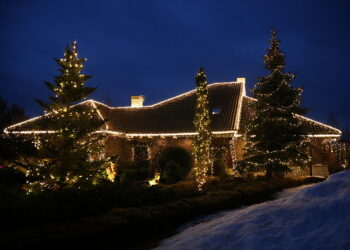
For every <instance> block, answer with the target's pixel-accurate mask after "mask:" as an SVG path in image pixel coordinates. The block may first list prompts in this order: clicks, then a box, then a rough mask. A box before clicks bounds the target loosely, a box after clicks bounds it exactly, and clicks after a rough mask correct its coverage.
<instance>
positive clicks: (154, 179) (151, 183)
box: [148, 173, 160, 186]
mask: <svg viewBox="0 0 350 250" xmlns="http://www.w3.org/2000/svg"><path fill="white" fill-rule="evenodd" d="M159 179H160V173H156V174H155V175H154V178H153V179H152V180H149V181H148V184H149V185H150V186H154V185H157V184H158V183H159Z"/></svg>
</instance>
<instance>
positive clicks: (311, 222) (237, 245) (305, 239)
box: [157, 171, 350, 250]
mask: <svg viewBox="0 0 350 250" xmlns="http://www.w3.org/2000/svg"><path fill="white" fill-rule="evenodd" d="M279 197H284V198H280V199H277V200H274V201H269V202H264V203H261V204H257V205H252V206H249V207H245V208H241V209H236V210H233V211H226V212H220V213H218V214H215V215H212V216H210V217H206V219H205V220H204V222H199V224H197V225H195V226H191V227H188V225H187V226H185V227H184V228H183V231H181V232H180V233H179V234H177V235H174V236H173V237H171V238H169V239H167V240H165V241H163V242H162V243H161V244H160V246H159V247H158V248H157V249H181V250H185V249H191V250H192V249H279V250H280V249H327V250H328V249H329V250H333V249H350V171H343V172H341V173H337V174H334V175H331V176H330V177H328V179H327V180H326V181H324V182H322V183H319V184H316V185H314V186H311V187H307V188H304V189H302V190H300V191H297V192H296V193H294V194H291V195H290V194H289V195H288V194H287V195H286V192H284V193H282V194H280V196H279ZM202 221H203V219H202Z"/></svg>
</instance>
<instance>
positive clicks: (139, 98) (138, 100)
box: [131, 95, 145, 108]
mask: <svg viewBox="0 0 350 250" xmlns="http://www.w3.org/2000/svg"><path fill="white" fill-rule="evenodd" d="M144 100H145V96H143V95H136V96H131V107H134V108H138V107H143V101H144Z"/></svg>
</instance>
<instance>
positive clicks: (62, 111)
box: [27, 42, 108, 191]
mask: <svg viewBox="0 0 350 250" xmlns="http://www.w3.org/2000/svg"><path fill="white" fill-rule="evenodd" d="M85 61H86V59H85V58H79V57H78V52H77V43H76V42H73V43H72V44H70V45H68V46H67V48H66V50H65V52H64V57H63V58H62V59H56V62H57V64H58V66H59V67H60V69H59V70H60V72H61V74H60V75H58V76H56V77H55V82H54V83H50V82H45V84H46V86H47V87H48V88H49V90H50V91H52V92H53V95H52V96H50V97H49V99H50V103H45V102H43V101H41V100H36V101H37V102H38V103H39V105H41V106H42V107H43V108H44V110H45V112H46V115H45V116H44V121H43V123H42V124H41V128H43V126H44V127H45V128H46V129H47V130H48V131H52V133H49V134H46V135H44V136H40V137H39V136H37V138H36V145H37V147H38V149H39V152H40V155H41V158H42V159H43V160H41V162H40V164H39V166H35V167H32V168H30V169H28V171H27V174H28V177H29V179H30V180H31V181H29V191H30V190H34V189H35V188H39V189H52V190H60V189H62V188H67V187H78V188H81V187H84V186H87V185H91V184H94V183H97V182H98V181H100V180H101V179H103V178H105V177H106V176H105V167H106V163H107V162H108V159H105V158H104V157H103V148H102V143H101V140H103V137H102V136H101V135H100V134H99V135H97V134H92V132H94V131H96V130H99V129H101V128H102V126H103V124H104V122H103V121H101V119H98V114H97V110H96V108H95V107H94V104H93V103H90V102H86V103H84V104H80V105H76V106H73V105H74V104H77V103H78V102H80V101H82V100H84V99H86V98H87V97H88V96H89V95H90V94H91V93H93V92H94V91H95V88H92V87H87V86H85V84H86V81H87V80H88V79H90V78H91V76H88V75H84V74H82V73H81V71H82V69H83V63H84V62H85Z"/></svg>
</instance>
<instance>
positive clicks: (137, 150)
mask: <svg viewBox="0 0 350 250" xmlns="http://www.w3.org/2000/svg"><path fill="white" fill-rule="evenodd" d="M133 151H134V152H133V158H134V159H133V160H134V161H144V160H147V159H148V146H147V144H144V143H137V144H135V145H134V146H133Z"/></svg>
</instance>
